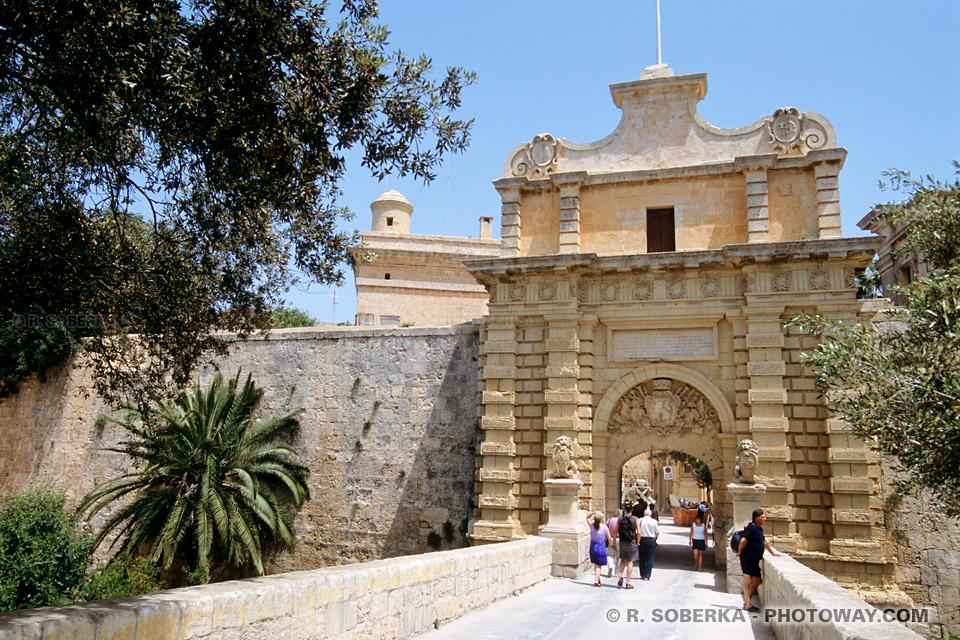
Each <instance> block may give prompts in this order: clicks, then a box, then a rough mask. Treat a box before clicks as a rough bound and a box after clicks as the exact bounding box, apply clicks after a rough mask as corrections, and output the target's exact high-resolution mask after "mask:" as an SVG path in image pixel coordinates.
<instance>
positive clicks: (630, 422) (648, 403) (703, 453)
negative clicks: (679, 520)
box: [594, 363, 736, 529]
mask: <svg viewBox="0 0 960 640" xmlns="http://www.w3.org/2000/svg"><path fill="white" fill-rule="evenodd" d="M594 433H598V434H602V436H601V437H600V438H598V439H597V440H596V441H597V442H598V443H599V444H600V446H601V447H602V452H601V459H602V460H604V465H603V469H602V471H603V474H604V477H603V485H604V496H603V505H604V509H605V510H606V511H608V512H612V511H614V510H615V509H617V508H618V506H619V505H620V502H621V498H622V494H621V475H622V469H623V467H624V465H625V464H626V463H627V462H628V461H629V460H630V459H631V458H634V457H635V456H637V455H638V454H643V453H645V452H657V451H678V452H683V453H685V454H687V455H689V456H692V457H693V458H696V459H697V460H700V461H701V462H703V463H704V464H706V465H707V467H708V468H709V469H710V472H711V475H712V478H713V491H712V493H713V497H714V504H713V505H712V506H713V511H714V515H715V517H716V518H717V524H718V529H719V524H720V523H721V522H722V521H723V520H724V519H726V518H728V517H729V515H728V514H729V511H730V505H729V504H728V503H727V498H726V491H725V479H726V478H727V477H728V475H731V476H732V474H728V473H727V472H726V470H725V468H724V462H723V460H724V457H723V451H724V447H725V446H727V447H729V446H730V443H731V441H735V439H736V435H735V422H734V414H733V411H732V409H731V408H730V405H729V403H728V402H727V400H726V398H725V397H724V395H723V393H722V392H721V391H720V389H718V388H717V387H716V385H714V384H713V382H711V381H710V380H709V379H708V378H706V377H705V376H703V375H702V374H700V373H699V372H697V371H694V370H692V369H689V368H687V367H683V366H679V365H673V364H664V363H658V364H654V365H648V366H644V367H639V368H637V369H635V370H633V371H631V372H630V373H628V374H626V375H624V376H623V377H621V378H620V379H619V380H617V381H616V382H614V384H612V385H611V386H610V388H609V389H608V390H607V391H606V393H605V394H604V395H603V398H602V399H601V401H600V403H599V405H598V407H597V413H596V416H595V418H594ZM663 498H666V496H663Z"/></svg>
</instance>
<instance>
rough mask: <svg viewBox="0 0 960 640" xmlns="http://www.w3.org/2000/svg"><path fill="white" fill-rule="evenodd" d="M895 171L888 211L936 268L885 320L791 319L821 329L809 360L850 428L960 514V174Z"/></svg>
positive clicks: (912, 485)
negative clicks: (942, 177)
mask: <svg viewBox="0 0 960 640" xmlns="http://www.w3.org/2000/svg"><path fill="white" fill-rule="evenodd" d="M958 173H960V172H958ZM888 175H889V176H890V178H891V184H892V186H893V187H894V188H896V189H901V190H905V191H906V192H907V198H906V200H905V201H903V202H900V203H895V204H889V205H884V206H882V207H880V209H879V211H880V214H881V215H882V216H884V217H885V218H886V219H887V220H889V221H891V222H894V223H897V224H904V225H906V227H905V228H906V244H905V246H904V247H903V249H902V250H903V251H913V252H917V253H918V254H919V255H920V256H922V258H923V259H924V260H925V261H926V262H927V264H928V265H929V266H930V267H931V269H932V273H931V275H930V276H929V277H926V278H919V279H915V280H914V281H913V282H911V283H910V285H908V286H901V287H896V288H895V293H896V294H897V295H898V296H899V298H900V301H901V305H902V306H900V307H898V308H895V309H893V310H890V311H888V312H886V313H885V314H884V316H885V317H884V319H883V321H881V322H877V323H874V324H871V325H862V324H844V323H841V322H835V321H828V320H825V319H823V318H820V317H812V316H801V317H799V318H795V319H794V320H792V321H791V323H790V324H792V325H794V326H799V327H802V328H804V329H809V330H811V331H813V332H814V333H816V334H819V335H820V336H822V341H821V344H820V345H819V346H818V347H817V349H816V350H814V351H811V352H808V353H806V354H805V355H804V357H803V363H804V364H805V365H807V366H813V367H816V369H817V374H816V377H817V384H818V385H819V386H820V388H821V389H822V390H824V391H825V392H827V394H828V396H829V397H830V399H831V401H832V408H833V410H834V412H835V413H836V414H838V415H839V416H841V417H842V418H843V419H844V420H845V421H846V423H847V425H848V426H849V428H850V429H851V431H853V432H854V433H855V434H857V435H858V436H861V437H863V438H868V439H870V441H871V442H874V443H875V444H876V446H877V448H878V449H879V450H880V451H881V452H882V453H884V454H888V455H890V456H893V457H894V458H895V459H896V460H897V461H899V464H900V466H901V468H902V471H903V478H902V480H901V482H900V490H901V491H903V490H911V489H921V488H924V489H930V490H931V491H932V492H933V494H934V495H935V496H937V498H938V499H939V500H940V502H941V503H942V506H943V507H944V509H945V510H946V512H947V513H948V514H950V515H953V516H960V464H958V463H957V460H958V459H960V181H954V182H952V183H943V182H938V181H935V180H933V179H931V178H929V177H928V178H926V179H924V180H914V179H911V178H910V177H909V174H906V173H904V172H898V171H895V172H891V173H889V174H888Z"/></svg>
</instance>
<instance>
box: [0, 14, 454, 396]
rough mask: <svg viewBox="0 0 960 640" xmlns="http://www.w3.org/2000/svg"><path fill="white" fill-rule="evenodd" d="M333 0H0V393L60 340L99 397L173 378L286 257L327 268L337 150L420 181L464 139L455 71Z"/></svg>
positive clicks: (255, 313) (247, 327)
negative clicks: (85, 364) (88, 368)
mask: <svg viewBox="0 0 960 640" xmlns="http://www.w3.org/2000/svg"><path fill="white" fill-rule="evenodd" d="M340 6H341V12H340V13H339V14H337V13H336V12H332V11H331V10H330V9H329V7H328V6H327V4H326V3H325V2H319V1H317V2H314V1H311V0H276V1H272V2H267V1H265V0H254V1H245V0H187V1H186V2H180V1H178V0H149V1H146V2H142V1H139V0H136V1H135V0H12V1H11V2H5V3H2V5H0V389H2V392H3V393H9V392H10V391H12V390H14V389H15V388H16V384H17V382H18V381H19V380H20V379H21V378H22V377H23V376H24V375H27V374H29V373H30V372H34V371H38V372H42V371H43V370H44V369H45V368H47V367H49V366H50V365H51V364H53V363H56V362H58V361H60V360H62V358H63V356H64V354H65V353H69V352H70V351H71V350H72V349H73V348H74V347H75V346H76V345H77V344H78V343H79V341H80V340H81V339H83V340H82V344H83V345H84V349H85V351H86V353H87V355H88V356H89V358H90V360H91V362H92V365H93V367H94V370H95V384H96V389H97V391H98V392H99V393H100V394H101V395H102V396H104V397H105V398H107V399H108V400H111V401H119V400H120V399H122V398H123V397H124V395H125V394H126V393H129V392H135V391H138V390H139V391H140V392H143V393H147V394H149V392H156V391H158V390H161V389H166V390H167V391H170V390H172V389H176V388H180V387H182V386H183V385H184V384H186V382H187V381H188V380H189V376H190V373H191V371H192V369H193V368H194V366H195V365H196V363H197V362H198V360H199V359H200V358H201V356H202V355H203V354H205V353H208V352H210V351H211V350H212V351H222V348H223V347H222V344H221V343H220V342H218V341H217V340H216V339H215V338H214V337H212V336H211V335H210V334H211V332H212V331H214V330H227V331H232V332H237V333H240V334H241V335H245V334H246V333H248V332H250V331H253V330H255V329H258V328H267V327H269V326H270V318H271V307H272V306H274V305H276V304H277V303H278V302H279V299H280V296H281V294H282V292H283V291H285V290H286V289H288V288H289V286H290V284H291V283H292V281H293V280H294V274H295V273H304V274H306V276H307V277H308V278H311V279H313V280H316V281H319V282H322V283H331V282H338V281H339V280H340V279H341V278H342V271H341V268H340V266H339V265H340V263H341V261H342V260H343V259H344V258H345V257H346V255H347V252H346V249H347V246H348V245H349V244H350V243H351V242H352V241H353V237H352V236H351V235H349V234H345V233H342V232H341V231H338V229H337V226H336V223H337V220H338V219H339V218H342V217H344V216H345V215H347V213H348V212H346V211H345V210H343V209H342V208H341V207H340V206H339V205H338V204H337V196H338V195H339V188H338V184H339V182H340V179H341V178H342V176H343V174H344V168H345V160H344V154H345V153H346V152H347V150H349V149H351V148H357V149H359V150H360V152H361V154H362V163H363V165H365V166H366V167H367V168H368V169H369V170H370V171H371V172H372V173H373V174H374V175H377V176H381V177H382V176H384V175H387V174H391V173H392V174H395V175H413V176H415V177H418V178H422V179H431V178H432V177H433V170H434V167H435V166H436V165H437V163H438V162H439V161H440V159H441V157H442V155H443V154H445V153H447V152H451V151H458V150H461V149H463V148H464V147H465V146H466V144H467V142H468V134H469V128H470V124H471V123H470V122H468V121H463V120H458V119H454V118H453V117H452V115H451V114H452V112H453V111H455V110H456V109H457V108H458V107H459V106H460V95H461V89H462V88H463V87H464V86H465V85H466V84H469V83H471V82H472V81H473V75H472V74H470V73H465V72H463V71H462V70H460V69H456V68H451V69H448V70H447V73H446V75H444V76H442V77H441V78H437V79H435V78H434V77H433V76H432V74H431V63H430V60H429V59H428V58H426V57H423V56H421V57H414V58H411V57H408V56H406V55H403V54H401V53H399V52H392V51H391V50H390V48H389V45H388V42H387V35H388V32H387V31H386V29H385V28H384V27H383V26H380V25H378V24H376V23H375V22H374V20H375V18H376V15H377V9H376V4H375V2H373V1H372V0H345V1H344V2H342V3H340ZM331 13H333V15H332V16H331V15H330V14H331ZM132 334H136V336H137V337H136V338H132V337H129V336H130V335H132Z"/></svg>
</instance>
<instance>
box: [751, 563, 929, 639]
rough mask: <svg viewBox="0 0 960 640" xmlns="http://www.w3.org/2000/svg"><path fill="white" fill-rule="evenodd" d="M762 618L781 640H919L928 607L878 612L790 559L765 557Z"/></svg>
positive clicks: (761, 593) (761, 597) (879, 610)
mask: <svg viewBox="0 0 960 640" xmlns="http://www.w3.org/2000/svg"><path fill="white" fill-rule="evenodd" d="M759 593H760V599H761V601H762V602H763V609H762V611H761V613H760V616H761V618H763V619H765V620H767V621H769V622H770V623H771V624H772V625H773V629H774V632H775V633H776V634H777V638H779V639H780V640H801V639H803V640H806V639H813V640H828V639H829V640H858V639H860V638H870V639H871V640H920V638H921V637H922V636H920V635H918V634H917V633H916V632H914V631H913V630H911V629H909V628H908V627H907V626H905V624H901V623H900V622H898V621H897V620H903V621H911V622H909V624H911V625H918V628H920V629H923V628H924V626H925V624H924V623H925V622H928V621H926V620H923V619H924V618H925V617H927V616H928V615H929V614H930V613H931V612H930V611H929V610H928V609H910V608H887V609H881V608H876V607H874V606H872V605H870V604H868V603H867V602H866V601H865V600H862V599H860V598H858V597H857V596H855V595H854V594H852V593H850V592H849V591H847V590H846V589H844V588H843V587H841V586H840V585H838V584H837V583H835V582H833V581H832V580H830V579H829V578H826V577H824V576H822V575H820V574H819V573H817V572H816V571H814V570H813V569H810V568H808V567H805V566H804V565H802V564H800V563H799V562H797V561H796V560H794V559H793V558H791V557H790V556H787V555H783V556H779V557H778V556H770V554H765V555H764V560H763V584H761V585H760V590H759Z"/></svg>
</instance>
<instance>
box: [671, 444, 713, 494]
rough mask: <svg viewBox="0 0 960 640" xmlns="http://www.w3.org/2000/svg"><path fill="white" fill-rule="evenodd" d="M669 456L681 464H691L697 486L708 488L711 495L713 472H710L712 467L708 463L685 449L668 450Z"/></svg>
mask: <svg viewBox="0 0 960 640" xmlns="http://www.w3.org/2000/svg"><path fill="white" fill-rule="evenodd" d="M667 456H668V457H670V458H671V459H673V461H674V462H677V463H679V464H688V465H690V469H691V473H692V474H693V479H694V480H696V481H697V486H698V487H700V488H701V489H706V490H707V495H708V496H709V495H710V491H711V490H712V489H713V473H711V472H710V467H708V466H707V463H705V462H702V461H701V460H700V459H699V458H697V457H695V456H692V455H690V454H689V453H684V452H683V451H667Z"/></svg>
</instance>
